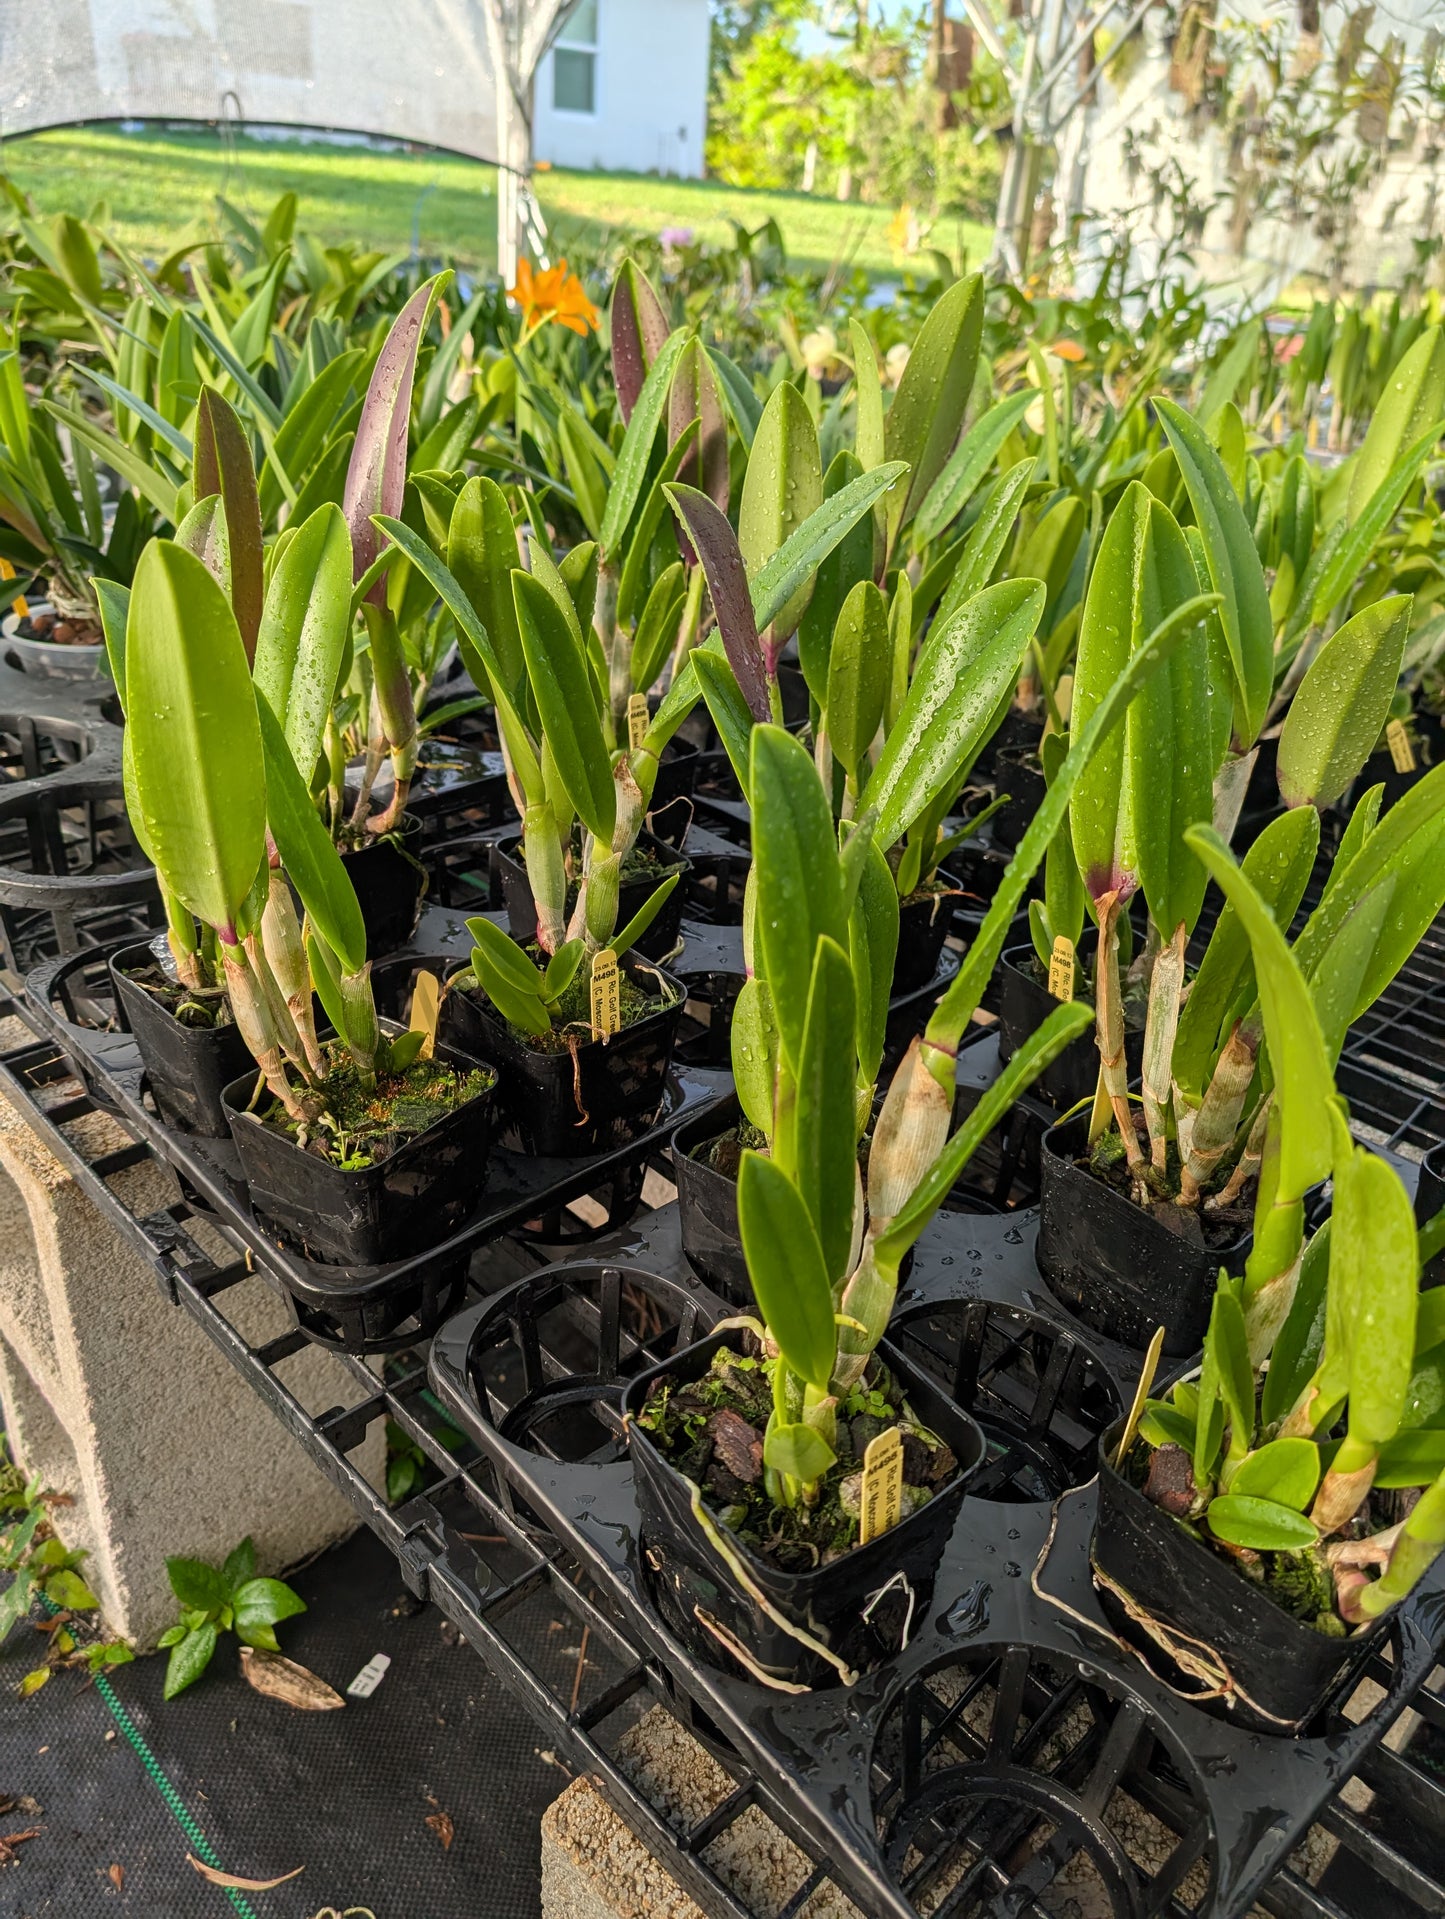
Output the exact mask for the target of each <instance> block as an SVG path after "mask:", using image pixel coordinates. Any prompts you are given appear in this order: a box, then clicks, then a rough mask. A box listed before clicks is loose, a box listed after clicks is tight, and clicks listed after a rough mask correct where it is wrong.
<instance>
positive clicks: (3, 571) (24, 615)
mask: <svg viewBox="0 0 1445 1919" xmlns="http://www.w3.org/2000/svg"><path fill="white" fill-rule="evenodd" d="M14 578H15V568H14V567H13V566H12V565H11V564H10V562H9V560H7V559H5V558H3V557H0V580H13V579H14ZM10 604H11V605H12V606H13V607H14V609H15V612H16V614H17V615H18V617H19V618H20V619H22V620H28V619H29V618H30V602H29V601H28V600H27V599H26V598H25V595H24V594H23V593H17V594H16V596H15V598H14V599H13V600H12V601H11V602H10Z"/></svg>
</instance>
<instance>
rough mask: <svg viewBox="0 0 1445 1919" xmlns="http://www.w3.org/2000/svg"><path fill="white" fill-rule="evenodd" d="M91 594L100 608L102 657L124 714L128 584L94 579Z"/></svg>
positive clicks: (128, 602) (128, 606)
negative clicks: (93, 592) (102, 641)
mask: <svg viewBox="0 0 1445 1919" xmlns="http://www.w3.org/2000/svg"><path fill="white" fill-rule="evenodd" d="M94 586H95V598H96V603H97V605H98V606H99V608H100V629H101V631H102V633H104V635H105V657H106V661H107V663H108V665H109V667H110V677H111V678H112V680H114V681H115V696H116V698H117V699H118V700H119V701H120V710H121V716H122V718H123V717H124V715H125V628H126V621H127V620H128V619H129V617H130V588H129V587H128V586H119V585H117V583H116V582H115V581H114V580H96V581H95V582H94Z"/></svg>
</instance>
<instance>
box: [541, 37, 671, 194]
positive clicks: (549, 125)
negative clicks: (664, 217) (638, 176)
mask: <svg viewBox="0 0 1445 1919" xmlns="http://www.w3.org/2000/svg"><path fill="white" fill-rule="evenodd" d="M597 32H598V56H597V95H596V105H597V111H596V113H592V114H584V113H560V112H558V111H557V109H556V108H555V107H554V106H553V104H552V98H553V95H552V56H551V55H550V54H549V55H548V56H547V58H546V60H544V61H543V63H542V70H541V72H540V73H539V74H538V76H537V100H536V115H535V122H534V124H535V129H536V151H537V156H538V158H539V159H542V160H550V161H551V162H552V163H553V165H554V166H559V167H582V168H587V167H606V168H609V169H617V170H620V171H623V172H628V173H669V174H681V175H683V176H684V177H686V178H688V179H695V178H697V177H698V176H700V175H701V173H702V167H703V139H704V136H705V134H706V131H707V62H708V33H709V26H708V9H707V0H598V23H597Z"/></svg>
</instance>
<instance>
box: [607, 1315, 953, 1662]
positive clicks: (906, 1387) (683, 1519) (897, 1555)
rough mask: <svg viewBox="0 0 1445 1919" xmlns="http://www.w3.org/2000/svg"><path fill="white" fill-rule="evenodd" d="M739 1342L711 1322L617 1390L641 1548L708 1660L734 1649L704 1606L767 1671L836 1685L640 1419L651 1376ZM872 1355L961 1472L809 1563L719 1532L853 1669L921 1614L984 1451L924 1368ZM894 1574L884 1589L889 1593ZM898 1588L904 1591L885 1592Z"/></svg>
mask: <svg viewBox="0 0 1445 1919" xmlns="http://www.w3.org/2000/svg"><path fill="white" fill-rule="evenodd" d="M747 1344H748V1335H747V1334H746V1333H744V1332H743V1331H741V1330H740V1329H735V1330H732V1331H727V1332H721V1333H714V1334H713V1335H712V1336H711V1337H710V1338H708V1339H704V1340H700V1341H699V1342H698V1343H697V1345H695V1346H690V1347H688V1348H687V1350H686V1351H685V1352H682V1353H679V1354H678V1355H677V1356H676V1357H675V1358H673V1359H669V1360H666V1361H664V1362H663V1363H662V1364H661V1365H659V1366H654V1367H653V1368H651V1370H650V1371H648V1372H646V1373H642V1374H640V1375H639V1376H638V1378H636V1379H635V1380H633V1381H632V1383H631V1384H630V1385H629V1387H628V1388H627V1391H626V1393H625V1394H624V1396H623V1402H622V1409H623V1414H624V1417H625V1418H626V1419H627V1422H628V1441H629V1444H628V1451H629V1453H630V1456H631V1459H632V1468H633V1476H634V1483H635V1487H636V1493H637V1503H638V1508H639V1511H640V1514H641V1533H642V1548H643V1556H644V1558H645V1559H646V1561H647V1564H648V1565H649V1567H650V1568H651V1569H652V1572H653V1574H654V1578H653V1580H652V1596H653V1600H654V1603H655V1604H656V1605H657V1608H658V1610H659V1612H660V1613H661V1614H662V1617H663V1618H664V1619H665V1620H666V1622H667V1624H668V1626H669V1627H670V1628H671V1629H672V1631H673V1632H675V1633H676V1634H677V1636H678V1637H679V1638H680V1639H681V1640H682V1642H683V1644H684V1645H685V1646H686V1647H687V1649H688V1651H689V1652H690V1653H692V1654H693V1656H694V1657H695V1658H698V1659H700V1660H702V1661H704V1662H705V1663H706V1664H708V1665H713V1666H718V1665H721V1666H723V1667H724V1668H731V1659H730V1656H729V1654H728V1653H727V1652H726V1651H725V1650H724V1647H723V1645H722V1644H721V1642H720V1641H719V1640H718V1638H717V1637H716V1635H715V1634H714V1633H712V1632H711V1631H709V1630H708V1628H707V1626H705V1625H704V1624H703V1621H702V1617H701V1616H700V1615H706V1616H707V1617H708V1618H711V1619H713V1620H715V1621H716V1622H717V1623H718V1625H720V1626H721V1627H722V1628H723V1629H724V1631H725V1632H728V1633H731V1634H732V1635H733V1636H734V1637H735V1638H736V1639H737V1640H738V1641H739V1642H740V1643H741V1644H742V1645H743V1646H744V1647H745V1648H746V1649H747V1651H748V1653H749V1655H750V1656H751V1657H752V1658H753V1659H754V1660H755V1661H756V1662H757V1664H758V1665H759V1666H761V1667H762V1668H763V1670H764V1671H766V1672H768V1673H770V1674H771V1675H772V1676H773V1677H775V1678H778V1679H782V1680H785V1681H788V1682H790V1683H792V1684H796V1685H805V1686H816V1687H824V1686H835V1685H837V1684H838V1683H839V1674H838V1672H837V1670H836V1669H835V1668H834V1667H833V1666H832V1665H831V1664H829V1662H828V1661H827V1660H825V1659H823V1658H822V1657H821V1656H820V1655H819V1654H817V1653H814V1652H810V1651H809V1650H808V1649H807V1648H806V1647H805V1646H803V1645H802V1644H801V1643H800V1641H799V1640H797V1639H796V1638H795V1637H794V1636H793V1635H792V1634H791V1633H790V1632H788V1631H787V1630H786V1629H785V1628H784V1627H782V1626H780V1625H778V1624H777V1622H776V1621H775V1620H773V1619H771V1618H770V1617H769V1616H768V1614H767V1613H765V1612H764V1611H763V1609H762V1608H761V1607H760V1606H759V1605H758V1603H757V1601H756V1600H755V1599H754V1598H753V1597H752V1595H751V1594H750V1593H749V1592H748V1591H747V1589H746V1587H745V1586H744V1584H743V1583H742V1581H741V1580H740V1579H739V1578H738V1577H737V1575H736V1573H735V1572H734V1571H733V1569H732V1568H731V1567H730V1566H729V1565H728V1563H727V1562H726V1560H724V1559H723V1558H722V1557H721V1555H720V1554H719V1553H718V1552H717V1550H716V1548H715V1547H714V1546H713V1545H712V1544H711V1542H710V1541H709V1539H708V1538H707V1535H706V1534H705V1533H704V1532H703V1531H702V1530H701V1528H700V1527H699V1526H698V1524H697V1521H696V1520H695V1519H694V1517H693V1514H692V1503H691V1502H692V1482H691V1481H690V1480H688V1479H686V1478H685V1477H684V1476H683V1475H682V1474H681V1473H680V1472H678V1471H677V1469H676V1468H675V1467H674V1466H671V1465H669V1463H668V1462H667V1460H665V1459H664V1458H663V1456H662V1454H661V1453H660V1452H659V1451H658V1449H657V1448H656V1446H654V1445H653V1443H652V1440H651V1438H650V1436H649V1435H648V1433H647V1432H646V1431H645V1430H644V1429H643V1428H642V1427H640V1426H638V1425H637V1424H636V1419H637V1415H638V1414H639V1413H640V1412H641V1411H642V1408H643V1405H644V1404H645V1402H646V1399H647V1394H648V1391H649V1389H650V1387H651V1385H652V1383H653V1381H654V1380H657V1379H661V1378H663V1377H670V1378H672V1379H675V1380H678V1381H680V1382H688V1381H691V1380H694V1379H698V1378H700V1377H701V1376H702V1374H703V1373H705V1372H706V1371H707V1369H708V1367H709V1366H710V1365H711V1363H712V1357H713V1354H714V1353H715V1352H717V1351H718V1350H719V1349H721V1348H723V1347H727V1348H729V1349H731V1350H732V1351H734V1352H743V1351H745V1350H746V1349H747ZM878 1356H879V1358H880V1360H881V1361H882V1362H883V1364H884V1365H885V1366H886V1367H887V1368H888V1370H889V1371H890V1372H891V1373H892V1374H893V1375H894V1378H895V1380H896V1382H897V1384H898V1385H899V1386H900V1387H901V1388H902V1390H903V1392H904V1394H905V1395H906V1397H907V1400H908V1403H909V1405H910V1407H911V1408H912V1409H913V1411H914V1412H915V1414H916V1415H917V1416H918V1417H919V1419H920V1420H921V1421H922V1422H923V1423H924V1424H925V1425H926V1426H928V1428H929V1429H930V1430H931V1431H933V1432H936V1433H937V1434H938V1435H939V1436H940V1438H942V1439H944V1440H946V1441H947V1442H948V1444H949V1446H950V1447H951V1448H952V1449H953V1452H954V1454H955V1456H956V1457H957V1459H958V1464H959V1470H958V1474H957V1476H956V1477H955V1478H954V1479H953V1480H952V1481H951V1482H950V1484H949V1485H947V1486H946V1487H944V1488H943V1489H942V1490H941V1491H940V1492H937V1493H935V1494H934V1496H933V1498H932V1499H930V1500H929V1502H928V1504H927V1505H926V1506H924V1507H922V1508H921V1509H920V1510H919V1511H918V1512H915V1513H913V1514H911V1515H910V1516H909V1517H908V1518H907V1519H905V1520H902V1521H901V1522H900V1523H899V1524H898V1525H897V1526H895V1527H894V1528H893V1530H892V1531H891V1532H888V1533H884V1534H883V1535H882V1536H881V1537H880V1538H877V1539H873V1540H870V1541H869V1543H868V1544H867V1545H866V1546H855V1547H854V1548H853V1550H852V1551H851V1552H848V1553H845V1554H844V1555H843V1557H842V1558H841V1559H837V1560H834V1561H833V1562H832V1563H831V1564H830V1565H825V1566H819V1567H817V1568H816V1569H815V1570H813V1571H811V1572H807V1573H784V1572H780V1571H779V1570H778V1569H777V1568H776V1567H774V1566H771V1565H769V1564H768V1563H767V1562H766V1561H764V1560H761V1559H759V1558H758V1557H757V1556H756V1555H755V1554H754V1553H752V1552H751V1551H750V1550H749V1548H748V1547H747V1546H745V1545H744V1544H743V1542H742V1541H741V1540H740V1539H736V1538H734V1537H732V1536H731V1535H726V1537H727V1539H728V1543H729V1545H730V1546H731V1548H732V1549H733V1551H734V1552H735V1553H736V1555H737V1557H738V1559H739V1560H740V1561H741V1562H742V1563H743V1565H744V1566H745V1568H746V1570H747V1574H748V1577H749V1578H750V1579H751V1580H752V1581H753V1583H754V1584H755V1585H756V1586H757V1587H758V1588H759V1589H760V1590H761V1591H762V1592H764V1593H765V1594H766V1595H767V1597H768V1599H769V1601H770V1602H771V1603H772V1605H773V1606H775V1607H776V1608H777V1609H778V1610H779V1611H780V1612H781V1613H783V1614H784V1616H785V1617H786V1618H788V1619H789V1620H791V1621H793V1622H794V1623H796V1624H797V1625H799V1626H801V1627H803V1628H804V1629H805V1630H806V1631H807V1632H809V1633H811V1635H812V1636H813V1637H814V1638H816V1639H821V1640H822V1641H823V1642H824V1643H825V1644H826V1645H828V1646H829V1647H830V1649H831V1650H832V1651H833V1652H835V1653H836V1654H837V1655H838V1657H839V1658H841V1659H842V1660H844V1661H845V1663H846V1664H847V1665H849V1666H850V1667H851V1668H852V1669H853V1670H854V1671H855V1672H863V1671H867V1670H869V1669H871V1668H872V1667H874V1666H877V1665H879V1664H881V1663H882V1662H883V1661H884V1660H885V1659H888V1658H891V1657H892V1656H893V1655H894V1654H895V1653H896V1652H898V1651H899V1650H901V1648H902V1646H903V1644H905V1643H906V1635H907V1633H908V1631H909V1630H910V1629H911V1626H912V1624H913V1623H916V1622H917V1621H918V1620H920V1619H921V1618H922V1616H923V1613H924V1610H925V1609H926V1607H927V1606H928V1605H929V1604H930V1602H931V1600H932V1597H933V1582H934V1577H935V1575H936V1573H937V1571H938V1562H939V1560H940V1558H941V1557H942V1555H943V1549H944V1547H945V1545H946V1544H947V1543H948V1538H949V1535H950V1534H951V1533H952V1531H953V1527H954V1524H955V1522H956V1520H957V1518H958V1513H959V1509H960V1507H961V1506H962V1504H963V1497H964V1494H965V1492H966V1491H967V1488H968V1483H969V1480H970V1479H971V1478H972V1477H973V1475H974V1474H975V1473H976V1472H977V1471H978V1469H979V1466H980V1465H981V1464H982V1461H983V1458H984V1451H985V1447H984V1439H983V1434H982V1433H981V1432H980V1431H979V1429H978V1427H977V1425H976V1424H975V1423H974V1421H973V1420H972V1419H970V1418H969V1416H968V1415H967V1413H964V1412H961V1411H960V1410H959V1408H958V1407H956V1406H955V1405H954V1404H953V1403H952V1401H951V1400H949V1399H947V1398H945V1396H944V1395H943V1394H942V1393H941V1392H940V1391H939V1389H938V1388H937V1387H936V1386H935V1385H934V1384H933V1382H932V1381H931V1380H930V1379H929V1378H927V1376H926V1375H925V1374H923V1373H920V1372H918V1371H916V1370H915V1369H914V1368H913V1367H912V1366H910V1365H909V1364H908V1363H907V1362H906V1361H905V1360H903V1359H901V1358H900V1357H899V1356H898V1355H897V1354H896V1353H894V1352H892V1351H890V1350H888V1349H887V1348H886V1347H884V1348H880V1349H879V1355H878ZM715 1523H717V1522H715ZM890 1582H892V1590H891V1592H889V1593H888V1594H887V1597H886V1598H885V1597H884V1596H883V1595H884V1589H885V1588H887V1587H889V1585H890ZM895 1600H896V1601H899V1602H901V1603H899V1604H897V1605H894V1604H893V1603H891V1602H893V1601H895ZM865 1612H868V1613H869V1617H867V1618H865V1617H864V1614H865Z"/></svg>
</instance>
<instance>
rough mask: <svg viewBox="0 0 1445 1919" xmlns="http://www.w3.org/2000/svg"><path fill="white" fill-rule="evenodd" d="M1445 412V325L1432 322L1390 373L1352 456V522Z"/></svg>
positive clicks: (1348, 510) (1349, 512) (1348, 505)
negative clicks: (1410, 450) (1400, 461)
mask: <svg viewBox="0 0 1445 1919" xmlns="http://www.w3.org/2000/svg"><path fill="white" fill-rule="evenodd" d="M1442 416H1445V331H1442V329H1441V328H1440V327H1438V326H1432V327H1427V328H1426V329H1425V331H1424V332H1423V333H1422V334H1421V335H1420V337H1419V339H1418V340H1416V342H1415V343H1414V345H1413V346H1412V347H1411V348H1410V349H1409V351H1408V352H1407V353H1406V354H1405V355H1404V357H1403V358H1402V359H1401V361H1400V363H1399V365H1398V366H1397V367H1396V368H1395V370H1394V372H1393V373H1391V375H1390V378H1389V382H1388V384H1387V386H1386V388H1385V391H1384V393H1383V395H1382V396H1381V399H1380V402H1379V404H1378V405H1377V406H1376V407H1375V408H1374V410H1373V411H1372V413H1371V415H1370V424H1369V427H1368V429H1367V431H1366V433H1365V438H1364V441H1363V443H1362V444H1361V446H1360V450H1359V452H1358V453H1356V454H1355V456H1354V458H1353V460H1352V461H1351V462H1350V488H1349V495H1348V500H1347V503H1346V507H1345V518H1346V519H1347V520H1348V521H1349V522H1350V523H1351V524H1353V523H1354V522H1355V521H1357V520H1358V519H1359V518H1360V516H1361V514H1362V513H1363V512H1364V511H1365V509H1366V507H1367V506H1368V505H1369V503H1370V501H1371V500H1372V499H1373V498H1374V496H1375V495H1376V494H1377V493H1378V492H1379V491H1380V489H1381V487H1382V486H1384V485H1385V483H1386V481H1387V480H1388V479H1389V476H1390V474H1391V472H1392V471H1393V470H1394V468H1395V467H1396V466H1397V464H1398V462H1399V460H1400V456H1401V455H1402V454H1403V453H1404V452H1405V450H1406V448H1408V447H1411V446H1413V445H1414V444H1415V443H1416V441H1418V440H1419V438H1420V436H1421V434H1423V433H1424V432H1426V430H1427V429H1428V428H1430V427H1432V426H1434V425H1436V423H1437V422H1438V421H1439V420H1440V419H1441V418H1442Z"/></svg>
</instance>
